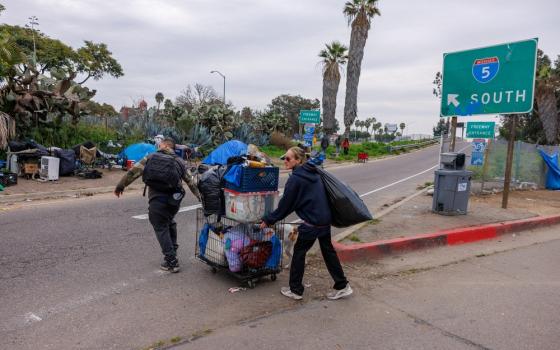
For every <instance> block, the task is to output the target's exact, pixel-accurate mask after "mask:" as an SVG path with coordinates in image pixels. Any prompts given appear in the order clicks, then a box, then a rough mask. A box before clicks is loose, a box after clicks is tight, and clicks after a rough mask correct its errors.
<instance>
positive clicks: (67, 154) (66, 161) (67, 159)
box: [54, 149, 76, 176]
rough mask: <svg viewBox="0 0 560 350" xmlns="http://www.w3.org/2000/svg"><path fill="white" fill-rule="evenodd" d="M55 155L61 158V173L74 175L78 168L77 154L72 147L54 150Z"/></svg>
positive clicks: (62, 174) (61, 174)
mask: <svg viewBox="0 0 560 350" xmlns="http://www.w3.org/2000/svg"><path fill="white" fill-rule="evenodd" d="M54 154H55V156H57V157H58V158H60V167H59V175H60V176H65V175H73V174H74V169H76V154H75V153H74V150H72V149H60V150H56V151H54Z"/></svg>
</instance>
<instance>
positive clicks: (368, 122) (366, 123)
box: [364, 118, 372, 134]
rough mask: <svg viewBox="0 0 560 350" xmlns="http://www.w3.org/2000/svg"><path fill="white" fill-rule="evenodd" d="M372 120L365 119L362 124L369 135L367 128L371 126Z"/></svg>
mask: <svg viewBox="0 0 560 350" xmlns="http://www.w3.org/2000/svg"><path fill="white" fill-rule="evenodd" d="M371 123H372V118H367V119H366V121H365V122H364V126H365V127H366V132H367V133H368V134H369V127H370V126H371Z"/></svg>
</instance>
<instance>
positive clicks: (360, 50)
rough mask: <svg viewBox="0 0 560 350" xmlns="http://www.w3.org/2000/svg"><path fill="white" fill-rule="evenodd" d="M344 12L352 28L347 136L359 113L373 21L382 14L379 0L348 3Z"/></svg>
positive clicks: (347, 87) (347, 82) (348, 68)
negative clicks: (366, 55) (363, 71)
mask: <svg viewBox="0 0 560 350" xmlns="http://www.w3.org/2000/svg"><path fill="white" fill-rule="evenodd" d="M343 12H344V15H345V16H346V17H347V18H348V24H349V25H350V24H351V26H352V32H351V34H350V49H349V51H348V67H347V74H346V76H347V78H346V99H345V101H344V125H345V126H346V132H345V134H347V133H348V131H349V130H350V126H351V125H352V123H353V122H354V119H356V115H357V113H358V111H357V109H358V107H357V104H358V83H359V82H360V72H361V69H362V59H363V58H364V47H365V46H366V41H367V38H368V31H369V29H370V27H371V20H372V19H373V17H374V16H375V15H378V16H379V15H381V13H380V12H379V9H378V8H377V0H351V1H348V2H347V3H346V4H345V5H344V11H343Z"/></svg>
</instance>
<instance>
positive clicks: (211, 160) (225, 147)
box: [202, 140, 247, 165]
mask: <svg viewBox="0 0 560 350" xmlns="http://www.w3.org/2000/svg"><path fill="white" fill-rule="evenodd" d="M246 154H247V145H246V144H244V143H243V142H241V141H237V140H231V141H228V142H226V143H224V144H222V145H220V146H218V148H216V149H215V150H214V151H212V153H210V154H209V155H208V157H206V158H204V160H203V161H202V163H204V164H208V165H216V164H221V165H226V164H227V160H228V158H230V157H236V156H243V155H246Z"/></svg>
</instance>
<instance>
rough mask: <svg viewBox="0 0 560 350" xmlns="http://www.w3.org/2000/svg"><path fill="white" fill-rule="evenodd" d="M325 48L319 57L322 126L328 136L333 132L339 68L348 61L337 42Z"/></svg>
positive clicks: (344, 50)
mask: <svg viewBox="0 0 560 350" xmlns="http://www.w3.org/2000/svg"><path fill="white" fill-rule="evenodd" d="M325 46H326V48H325V49H323V50H321V51H320V52H319V57H321V58H322V59H323V61H322V62H321V63H322V65H323V101H322V104H323V123H324V124H323V125H324V129H325V133H326V134H327V135H330V134H332V133H333V132H334V127H335V112H336V95H337V94H338V86H339V85H340V68H341V67H342V66H343V65H344V64H345V63H346V60H347V59H348V55H347V51H348V48H347V47H346V46H344V45H342V44H341V43H340V42H338V41H333V42H332V43H331V44H330V45H329V44H325Z"/></svg>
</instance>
